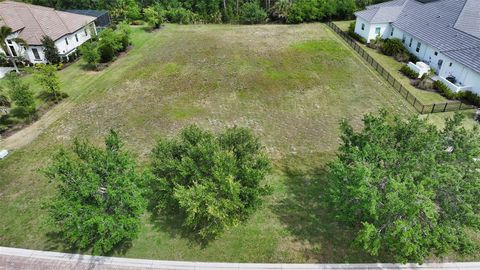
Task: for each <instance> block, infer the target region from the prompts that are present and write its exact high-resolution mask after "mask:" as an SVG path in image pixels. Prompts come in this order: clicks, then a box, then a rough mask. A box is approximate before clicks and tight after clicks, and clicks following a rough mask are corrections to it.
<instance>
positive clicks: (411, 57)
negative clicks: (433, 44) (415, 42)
mask: <svg viewBox="0 0 480 270" xmlns="http://www.w3.org/2000/svg"><path fill="white" fill-rule="evenodd" d="M408 56H409V59H408V60H409V61H410V62H412V63H417V62H419V61H420V58H418V57H417V56H416V55H415V54H413V53H411V52H408Z"/></svg>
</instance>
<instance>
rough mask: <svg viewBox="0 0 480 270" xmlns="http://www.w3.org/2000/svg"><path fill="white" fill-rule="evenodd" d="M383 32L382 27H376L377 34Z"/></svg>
mask: <svg viewBox="0 0 480 270" xmlns="http://www.w3.org/2000/svg"><path fill="white" fill-rule="evenodd" d="M381 32H382V28H381V27H377V28H375V35H377V36H378V35H380V33H381Z"/></svg>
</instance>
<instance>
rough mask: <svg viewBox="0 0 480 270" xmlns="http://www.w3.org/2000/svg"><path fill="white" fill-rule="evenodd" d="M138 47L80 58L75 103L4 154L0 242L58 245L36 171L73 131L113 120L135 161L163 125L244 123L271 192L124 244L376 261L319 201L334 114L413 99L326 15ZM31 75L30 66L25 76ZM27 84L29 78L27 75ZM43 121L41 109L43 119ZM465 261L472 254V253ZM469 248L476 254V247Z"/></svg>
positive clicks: (248, 256) (165, 37)
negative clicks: (261, 153) (207, 231)
mask: <svg viewBox="0 0 480 270" xmlns="http://www.w3.org/2000/svg"><path fill="white" fill-rule="evenodd" d="M133 43H134V44H133V49H132V50H131V51H130V52H129V53H128V54H127V55H126V56H125V57H122V58H120V59H118V60H117V61H116V62H114V63H113V64H112V65H111V66H110V67H108V68H107V69H105V70H103V71H101V72H89V71H84V70H83V69H81V67H80V64H79V63H76V64H74V65H72V66H71V67H69V68H67V69H66V70H64V71H62V72H60V77H61V80H62V83H63V89H62V90H63V91H66V92H67V93H68V94H69V95H70V98H69V100H70V101H69V102H70V106H68V107H66V108H65V109H64V111H62V112H59V115H58V120H56V121H54V122H53V123H52V124H51V125H49V126H48V128H46V129H45V130H43V131H42V132H41V133H40V134H39V136H38V138H37V139H35V140H34V141H33V142H32V143H30V144H29V145H27V146H26V147H24V148H21V149H19V150H17V151H14V152H13V153H12V154H11V155H10V156H9V157H8V158H7V159H5V160H2V161H0V190H1V195H0V213H2V218H1V219H0V245H2V246H11V247H23V248H33V249H42V250H56V251H64V250H65V247H64V246H63V245H62V243H61V242H60V241H58V239H57V238H55V235H54V234H52V228H51V227H50V225H49V223H47V222H46V220H47V219H46V210H45V209H44V208H42V205H43V203H44V202H45V201H47V200H48V199H49V197H50V196H51V194H52V192H53V186H52V184H51V183H48V181H47V179H46V178H45V177H44V176H43V175H42V174H41V172H40V170H41V169H42V168H44V167H45V166H46V165H47V164H48V163H49V162H50V158H51V156H52V154H53V153H55V152H56V151H58V149H59V148H60V147H66V146H68V145H71V143H72V141H73V139H74V138H75V137H79V138H88V139H90V140H92V141H93V142H94V143H97V144H98V145H101V144H102V140H103V138H104V136H105V134H107V132H108V131H109V130H110V129H111V128H113V129H115V130H117V131H118V133H119V134H120V136H121V137H122V139H123V140H124V142H125V146H126V147H127V148H128V149H129V150H130V151H131V152H132V153H133V154H134V155H135V156H136V157H137V159H138V160H139V162H141V163H142V164H144V165H147V164H148V158H149V154H150V151H151V149H152V147H153V146H154V143H155V140H156V138H157V137H158V136H172V135H175V134H177V133H178V132H179V130H181V128H183V127H184V126H186V125H190V124H197V125H199V126H201V127H204V128H207V129H210V130H213V131H218V130H221V129H223V128H225V127H227V126H233V125H237V126H242V127H248V128H251V129H252V130H253V131H254V133H255V134H256V135H257V136H259V137H260V139H261V141H262V143H263V144H264V145H265V147H266V150H267V151H268V154H269V156H270V158H271V159H272V161H273V163H274V172H273V173H272V175H271V176H269V177H268V179H267V181H268V183H269V184H270V185H271V186H272V189H273V193H272V195H271V196H269V197H267V198H266V202H265V204H264V205H263V206H262V207H261V208H260V209H259V210H258V211H257V212H256V213H255V214H254V215H253V216H252V218H251V219H250V220H248V221H247V222H246V223H245V224H240V225H239V226H238V227H236V228H234V229H232V230H230V231H228V232H226V233H225V234H223V235H221V236H220V237H219V238H218V239H216V240H215V241H213V242H211V243H210V244H209V245H208V246H206V247H202V246H198V245H196V244H194V243H192V242H190V241H188V240H187V239H185V238H184V237H182V236H181V234H180V231H179V230H178V228H176V227H175V226H174V224H172V223H171V221H169V220H168V219H167V218H166V217H164V218H160V219H152V218H151V217H150V215H149V214H148V213H146V214H145V215H144V217H143V226H142V229H141V233H140V235H139V237H138V239H136V240H134V241H133V243H132V247H131V248H130V249H128V250H126V251H125V252H119V253H118V254H115V255H119V256H126V257H133V258H149V259H162V260H190V261H191V260H193V261H224V262H277V263H281V262H285V263H288V262H296V263H303V262H323V263H327V262H329V263H336V262H377V261H385V262H388V261H390V258H388V256H384V255H380V256H378V257H371V256H368V255H367V254H365V253H364V252H362V251H361V250H360V249H358V248H356V247H355V246H353V245H352V242H353V235H352V233H351V231H350V230H349V229H347V228H345V227H344V226H342V225H341V224H338V223H337V222H335V220H334V218H333V217H332V213H329V211H328V208H327V207H326V206H325V205H324V204H323V203H322V198H323V197H324V196H325V190H326V187H327V184H328V177H327V173H326V164H327V163H328V162H329V161H331V160H332V158H334V155H335V151H336V149H337V147H338V145H339V142H340V138H339V123H340V121H341V120H342V119H347V120H348V121H350V122H351V123H352V124H353V126H354V127H355V128H356V129H358V128H361V119H362V117H363V115H364V114H365V113H369V112H377V111H379V110H380V109H381V108H385V109H387V110H388V111H390V112H391V113H393V114H395V115H398V116H400V117H409V116H412V115H414V114H415V111H414V109H413V108H412V107H411V106H410V105H409V104H408V103H407V102H406V101H405V100H404V99H403V98H402V97H401V96H400V95H399V94H398V93H397V92H396V91H395V90H394V89H393V88H391V87H388V86H387V84H386V83H385V82H384V81H383V80H381V79H380V78H379V77H378V76H376V75H374V72H373V71H371V70H370V69H368V68H366V64H365V63H364V62H363V61H361V59H359V58H358V57H356V55H355V52H354V51H352V50H351V49H349V47H347V45H346V44H345V43H343V42H342V41H341V40H340V39H339V38H338V36H336V34H335V33H333V32H332V31H330V30H329V29H327V26H325V25H323V24H302V25H260V26H234V25H189V26H178V25H167V26H166V27H165V28H164V29H163V30H161V31H157V32H154V33H146V32H143V31H142V30H141V29H140V28H136V30H135V31H134V34H133ZM27 79H28V78H27ZM32 87H37V86H36V85H35V83H34V82H32ZM40 121H41V120H40ZM466 259H472V258H466ZM473 259H474V258H473Z"/></svg>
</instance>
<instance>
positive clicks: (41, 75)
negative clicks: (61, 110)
mask: <svg viewBox="0 0 480 270" xmlns="http://www.w3.org/2000/svg"><path fill="white" fill-rule="evenodd" d="M35 68H36V70H35V74H34V78H35V81H37V83H38V84H40V85H41V86H42V87H43V91H42V92H41V93H40V97H41V98H42V99H43V100H45V101H47V102H49V101H51V102H54V103H57V102H59V101H61V100H62V99H64V98H66V97H68V95H67V94H66V93H63V92H61V91H60V78H59V77H58V74H57V66H55V65H43V64H40V65H36V66H35Z"/></svg>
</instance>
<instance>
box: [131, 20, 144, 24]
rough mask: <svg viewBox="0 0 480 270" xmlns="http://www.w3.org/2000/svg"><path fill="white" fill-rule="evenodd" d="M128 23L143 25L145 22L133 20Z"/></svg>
mask: <svg viewBox="0 0 480 270" xmlns="http://www.w3.org/2000/svg"><path fill="white" fill-rule="evenodd" d="M130 24H131V25H144V24H145V22H144V21H142V20H133V21H132V22H131V23H130Z"/></svg>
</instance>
